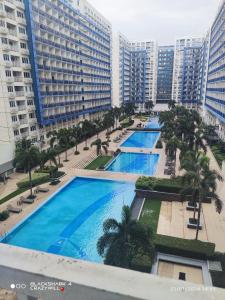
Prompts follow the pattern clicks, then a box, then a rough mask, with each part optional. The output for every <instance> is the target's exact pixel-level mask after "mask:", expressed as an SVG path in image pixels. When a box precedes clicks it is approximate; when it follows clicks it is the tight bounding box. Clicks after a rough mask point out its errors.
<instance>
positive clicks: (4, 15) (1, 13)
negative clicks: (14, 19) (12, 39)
mask: <svg viewBox="0 0 225 300" xmlns="http://www.w3.org/2000/svg"><path fill="white" fill-rule="evenodd" d="M0 17H2V18H5V17H6V12H5V11H4V10H2V9H0Z"/></svg>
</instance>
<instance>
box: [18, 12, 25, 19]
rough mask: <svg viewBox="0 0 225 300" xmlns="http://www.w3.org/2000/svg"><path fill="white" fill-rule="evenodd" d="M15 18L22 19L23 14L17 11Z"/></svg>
mask: <svg viewBox="0 0 225 300" xmlns="http://www.w3.org/2000/svg"><path fill="white" fill-rule="evenodd" d="M17 17H18V18H22V19H24V14H23V13H22V12H21V11H17Z"/></svg>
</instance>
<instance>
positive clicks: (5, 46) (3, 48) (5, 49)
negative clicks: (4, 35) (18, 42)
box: [2, 44, 11, 52]
mask: <svg viewBox="0 0 225 300" xmlns="http://www.w3.org/2000/svg"><path fill="white" fill-rule="evenodd" d="M2 50H3V51H6V52H8V51H10V50H11V47H10V45H8V44H2Z"/></svg>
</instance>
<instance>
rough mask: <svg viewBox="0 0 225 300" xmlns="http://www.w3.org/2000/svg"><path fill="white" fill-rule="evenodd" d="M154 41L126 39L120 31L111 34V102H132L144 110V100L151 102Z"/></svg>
mask: <svg viewBox="0 0 225 300" xmlns="http://www.w3.org/2000/svg"><path fill="white" fill-rule="evenodd" d="M156 77H157V45H156V43H155V42H153V41H149V42H132V43H131V42H129V40H128V39H127V38H126V37H125V36H123V35H122V34H121V33H114V34H113V105H115V106H121V105H122V104H124V103H126V102H133V103H135V104H136V107H137V111H145V103H146V102H147V101H150V100H151V101H153V102H155V98H156Z"/></svg>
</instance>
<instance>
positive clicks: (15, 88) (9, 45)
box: [0, 0, 39, 175]
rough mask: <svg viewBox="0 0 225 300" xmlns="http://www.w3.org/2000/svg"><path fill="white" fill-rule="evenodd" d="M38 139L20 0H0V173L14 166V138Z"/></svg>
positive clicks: (24, 24)
mask: <svg viewBox="0 0 225 300" xmlns="http://www.w3.org/2000/svg"><path fill="white" fill-rule="evenodd" d="M24 137H29V138H30V139H31V140H32V142H38V140H39V133H38V124H37V119H36V114H35V106H34V93H33V87H32V76H31V64H30V56H29V50H28V38H27V23H26V18H25V13H24V3H23V1H22V0H20V1H19V0H14V1H12V0H11V1H9V0H5V1H1V3H0V175H1V174H2V173H5V172H6V171H8V173H10V171H12V169H13V164H12V160H13V155H14V150H15V142H16V141H18V140H19V139H21V138H24Z"/></svg>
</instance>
